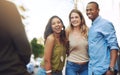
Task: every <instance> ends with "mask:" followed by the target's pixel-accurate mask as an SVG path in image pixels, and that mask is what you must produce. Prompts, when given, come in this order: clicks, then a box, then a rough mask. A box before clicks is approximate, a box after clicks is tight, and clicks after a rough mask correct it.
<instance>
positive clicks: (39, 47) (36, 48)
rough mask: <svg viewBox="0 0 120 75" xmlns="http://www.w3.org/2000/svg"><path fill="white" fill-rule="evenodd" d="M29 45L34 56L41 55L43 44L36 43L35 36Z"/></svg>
mask: <svg viewBox="0 0 120 75" xmlns="http://www.w3.org/2000/svg"><path fill="white" fill-rule="evenodd" d="M31 45H32V52H33V54H34V57H35V58H37V57H42V56H43V53H44V46H43V45H42V44H38V43H37V38H33V40H32V41H31Z"/></svg>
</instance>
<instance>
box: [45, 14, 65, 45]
mask: <svg viewBox="0 0 120 75" xmlns="http://www.w3.org/2000/svg"><path fill="white" fill-rule="evenodd" d="M54 18H58V19H59V20H60V22H61V23H62V25H63V29H62V31H61V32H60V43H62V44H63V45H64V46H65V45H66V34H65V26H64V23H63V21H62V20H61V18H60V17H58V16H56V15H54V16H52V17H51V18H50V19H49V21H48V23H47V25H46V28H45V32H44V39H45V42H46V39H47V37H48V36H49V35H50V34H52V33H53V30H52V27H51V24H52V20H53V19H54Z"/></svg>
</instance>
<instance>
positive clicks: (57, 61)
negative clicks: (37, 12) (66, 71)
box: [37, 16, 67, 75]
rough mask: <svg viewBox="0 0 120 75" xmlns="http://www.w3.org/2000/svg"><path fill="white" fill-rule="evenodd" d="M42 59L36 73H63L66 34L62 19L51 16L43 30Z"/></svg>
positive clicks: (47, 74)
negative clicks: (43, 48)
mask: <svg viewBox="0 0 120 75" xmlns="http://www.w3.org/2000/svg"><path fill="white" fill-rule="evenodd" d="M44 39H45V50H44V59H43V62H42V63H41V65H40V69H39V71H38V74H37V75H63V74H62V70H63V67H64V64H65V58H66V41H67V40H66V35H65V26H64V24H63V21H62V20H61V19H60V18H59V17H58V16H52V17H51V18H50V19H49V21H48V23H47V25H46V28H45V32H44Z"/></svg>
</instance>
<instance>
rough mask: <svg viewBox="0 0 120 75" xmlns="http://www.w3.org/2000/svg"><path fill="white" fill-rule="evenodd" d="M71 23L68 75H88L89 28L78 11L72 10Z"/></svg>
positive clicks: (67, 32) (68, 34)
mask: <svg viewBox="0 0 120 75" xmlns="http://www.w3.org/2000/svg"><path fill="white" fill-rule="evenodd" d="M69 22H70V25H69V26H68V28H67V29H66V35H67V38H68V41H69V51H68V57H67V63H66V75H88V61H89V56H88V41H87V37H88V27H87V25H86V23H85V19H84V16H83V15H82V13H81V12H80V11H79V10H77V9H73V10H71V12H70V14H69Z"/></svg>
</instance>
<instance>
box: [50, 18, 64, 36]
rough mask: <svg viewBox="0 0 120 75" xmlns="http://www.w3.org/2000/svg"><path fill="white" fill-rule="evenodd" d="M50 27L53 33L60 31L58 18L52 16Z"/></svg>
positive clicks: (60, 26)
mask: <svg viewBox="0 0 120 75" xmlns="http://www.w3.org/2000/svg"><path fill="white" fill-rule="evenodd" d="M51 27H52V30H53V32H54V33H57V34H59V33H60V32H61V31H62V28H63V25H62V22H61V21H60V19H59V18H53V19H52V22H51Z"/></svg>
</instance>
